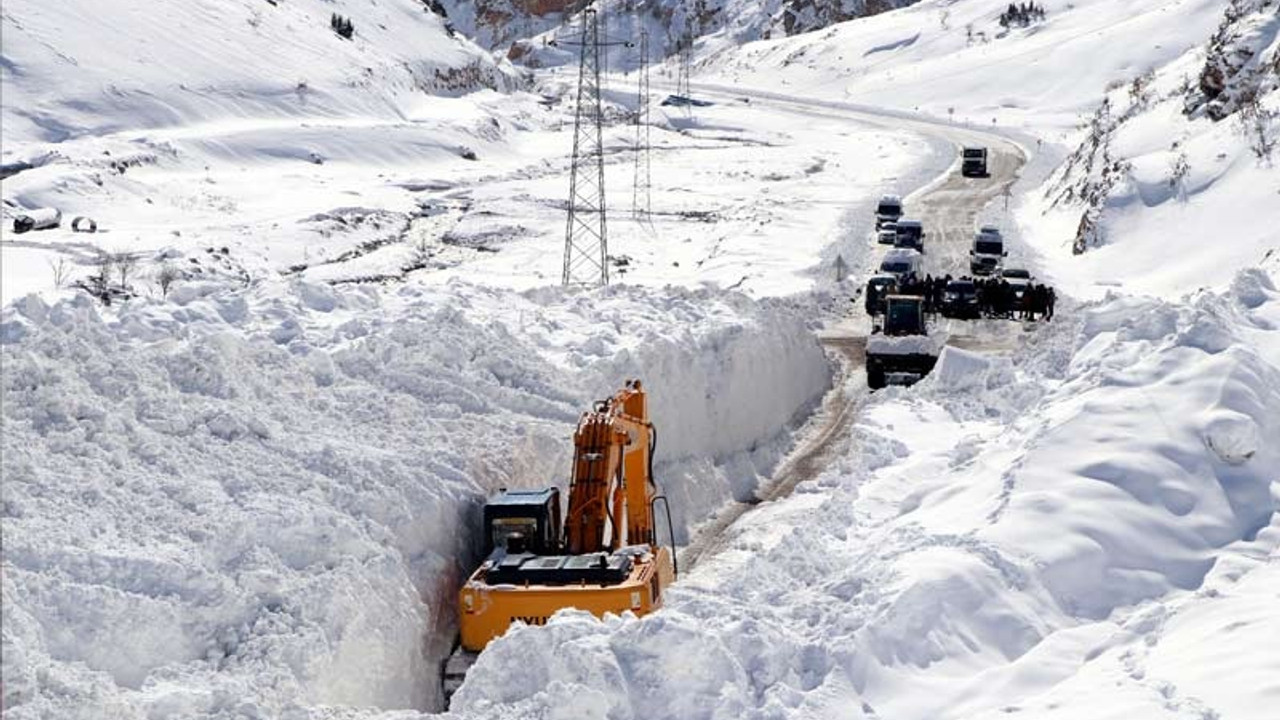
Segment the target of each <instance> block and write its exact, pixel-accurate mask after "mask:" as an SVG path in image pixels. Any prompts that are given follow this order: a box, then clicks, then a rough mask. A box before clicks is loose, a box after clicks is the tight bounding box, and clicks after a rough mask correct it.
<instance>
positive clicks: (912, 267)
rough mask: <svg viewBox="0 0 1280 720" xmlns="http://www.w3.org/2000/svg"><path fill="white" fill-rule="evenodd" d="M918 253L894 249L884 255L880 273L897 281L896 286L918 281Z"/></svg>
mask: <svg viewBox="0 0 1280 720" xmlns="http://www.w3.org/2000/svg"><path fill="white" fill-rule="evenodd" d="M920 259H921V258H920V253H918V252H916V251H915V250H907V249H905V248H894V249H892V250H890V251H889V252H887V253H885V254H884V260H881V261H880V272H882V273H884V274H886V275H892V276H894V277H895V278H897V279H898V285H899V286H901V285H902V284H903V283H908V282H915V281H917V280H919V279H920Z"/></svg>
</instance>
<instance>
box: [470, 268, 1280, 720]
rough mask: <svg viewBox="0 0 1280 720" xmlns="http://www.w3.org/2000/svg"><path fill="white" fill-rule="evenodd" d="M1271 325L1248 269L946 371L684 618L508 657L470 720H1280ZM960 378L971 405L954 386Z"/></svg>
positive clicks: (560, 626) (715, 570) (783, 514)
mask: <svg viewBox="0 0 1280 720" xmlns="http://www.w3.org/2000/svg"><path fill="white" fill-rule="evenodd" d="M1277 320H1280V292H1277V291H1276V289H1275V287H1274V285H1273V284H1272V283H1271V281H1270V279H1269V278H1268V277H1267V276H1266V275H1265V274H1263V273H1262V272H1260V271H1251V272H1246V273H1245V274H1242V275H1241V276H1239V277H1238V278H1237V280H1236V282H1235V285H1234V287H1233V289H1232V290H1231V291H1229V292H1227V293H1225V294H1221V295H1220V294H1214V293H1202V294H1199V295H1197V296H1195V297H1193V298H1189V299H1188V300H1187V302H1185V303H1179V304H1171V303H1167V302H1164V301H1160V300H1138V299H1130V298H1121V297H1116V298H1113V299H1109V300H1106V301H1102V302H1099V303H1095V304H1091V305H1088V306H1085V307H1082V308H1080V309H1079V310H1078V311H1076V312H1074V313H1072V315H1071V316H1069V317H1064V318H1060V319H1059V320H1055V322H1054V323H1053V324H1051V325H1049V326H1046V327H1045V328H1043V329H1041V330H1039V331H1037V332H1035V333H1034V334H1032V335H1030V336H1028V338H1027V340H1026V346H1025V347H1024V348H1023V349H1022V352H1019V353H1017V354H1016V355H1015V357H1021V358H1025V359H1021V360H1009V359H995V360H981V359H975V358H974V357H972V356H970V357H968V358H960V357H952V358H948V357H944V358H943V360H942V362H941V364H942V365H943V370H944V372H942V373H939V374H938V375H937V376H936V378H931V379H930V380H927V381H926V382H925V383H924V384H923V385H920V386H917V388H915V389H913V390H910V391H902V390H889V391H886V392H883V393H879V394H877V395H876V396H875V398H874V399H873V400H872V401H871V405H870V408H869V410H868V411H867V412H866V413H864V415H863V416H862V418H861V420H860V421H859V424H858V426H857V428H856V434H857V440H856V447H855V448H854V450H853V451H852V452H851V453H850V455H849V456H848V458H847V460H846V461H845V463H844V464H843V466H842V467H837V468H832V469H831V471H830V472H829V473H827V474H826V475H824V476H823V477H822V478H820V479H819V480H818V481H817V482H816V483H811V484H810V485H808V486H802V488H801V494H799V495H797V496H795V497H792V498H790V499H788V500H785V501H782V502H779V503H776V504H774V505H771V506H766V507H765V508H763V509H761V510H760V511H758V512H756V513H755V514H752V515H749V516H748V517H747V519H746V520H745V521H744V522H742V523H740V524H739V525H738V526H736V529H735V532H736V537H735V538H734V541H733V549H732V550H730V551H729V552H727V553H725V554H724V555H722V556H720V557H719V558H717V559H716V560H714V561H712V562H710V563H709V564H705V565H702V566H700V567H699V568H698V569H697V570H696V571H695V572H694V573H693V575H692V576H691V577H689V578H687V579H686V581H685V582H684V583H682V584H681V585H679V586H677V588H675V589H673V590H672V591H671V592H670V594H669V595H668V605H667V608H666V609H665V610H664V611H663V612H661V613H658V614H656V615H654V616H650V617H646V618H643V619H641V620H638V621H637V620H634V619H628V620H623V619H614V620H611V621H608V622H605V623H599V622H597V621H596V620H594V619H592V618H590V617H589V616H584V615H583V614H581V613H574V612H563V613H561V614H560V615H558V616H557V617H556V618H553V620H552V621H551V622H550V623H549V624H548V626H547V627H545V628H532V629H522V630H519V631H517V632H513V633H511V634H510V635H509V636H507V637H506V638H504V639H502V640H500V641H498V642H496V643H495V644H493V645H491V646H490V648H489V649H488V650H487V651H486V652H485V653H484V655H482V656H481V659H480V662H479V663H478V664H477V665H476V667H475V668H474V669H473V670H472V673H471V675H470V676H469V677H468V681H467V684H466V685H465V686H464V687H463V689H462V690H461V691H460V692H459V694H458V695H457V696H456V698H455V708H457V709H458V710H459V715H460V716H465V717H492V718H520V717H543V716H554V714H555V712H556V711H557V709H561V710H564V709H568V708H572V712H573V716H575V717H600V718H603V717H609V718H644V717H682V718H694V717H706V718H712V717H714V718H737V717H785V718H792V717H794V718H815V717H831V718H836V717H843V718H848V717H867V718H872V717H879V718H908V719H909V718H974V717H992V718H994V717H1006V716H1007V714H1008V713H1013V712H1017V713H1019V714H1020V715H1022V716H1027V717H1037V718H1040V717H1051V718H1058V717H1062V718H1080V717H1089V718H1135V717H1140V718H1154V717H1164V716H1166V715H1169V716H1175V717H1181V716H1197V717H1206V718H1208V717H1222V718H1242V719H1246V718H1257V719H1258V720H1261V719H1262V718H1266V717H1270V715H1271V712H1270V709H1271V708H1273V707H1274V702H1275V701H1276V700H1277V698H1280V680H1277V678H1280V657H1277V653H1276V652H1275V651H1274V646H1269V649H1263V648H1260V647H1259V643H1262V644H1264V645H1266V644H1267V641H1265V640H1264V638H1268V637H1276V636H1277V633H1278V632H1280V615H1277V613H1275V612H1274V610H1275V601H1276V597H1277V593H1280V563H1278V562H1277V560H1278V559H1280V516H1278V515H1277V514H1276V513H1275V511H1276V509H1277V507H1280V483H1278V482H1277V477H1280V445H1277V444H1276V443H1275V442H1274V441H1272V440H1268V438H1276V437H1280V353H1277V352H1276V350H1277V349H1278V348H1280V330H1277V328H1278V327H1280V324H1278V323H1277ZM1256 348H1268V349H1269V350H1268V351H1266V352H1262V351H1259V350H1258V349H1256ZM951 352H952V351H950V350H948V353H951ZM966 361H967V371H966V373H965V377H966V384H964V385H962V386H957V385H956V384H954V383H951V382H946V381H943V378H946V377H947V376H948V374H947V373H946V372H945V367H946V366H947V365H948V364H949V363H966ZM975 377H976V378H977V379H978V382H976V383H968V382H967V381H968V379H972V378H975Z"/></svg>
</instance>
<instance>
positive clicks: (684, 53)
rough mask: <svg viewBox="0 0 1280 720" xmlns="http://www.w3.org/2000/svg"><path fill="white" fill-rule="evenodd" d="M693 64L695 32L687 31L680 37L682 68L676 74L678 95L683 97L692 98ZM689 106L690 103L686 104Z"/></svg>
mask: <svg viewBox="0 0 1280 720" xmlns="http://www.w3.org/2000/svg"><path fill="white" fill-rule="evenodd" d="M692 64H693V34H692V33H689V32H686V33H685V34H684V37H682V38H680V68H679V70H678V73H679V74H678V75H677V76H676V95H679V96H680V97H682V98H692V97H693V91H692V90H690V89H689V66H690V65H692ZM685 107H686V108H688V105H686V106H685Z"/></svg>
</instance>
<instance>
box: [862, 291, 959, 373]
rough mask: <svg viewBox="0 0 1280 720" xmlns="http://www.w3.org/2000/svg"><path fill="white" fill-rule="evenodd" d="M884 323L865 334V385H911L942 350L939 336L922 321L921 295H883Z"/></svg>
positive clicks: (932, 364)
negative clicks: (885, 296)
mask: <svg viewBox="0 0 1280 720" xmlns="http://www.w3.org/2000/svg"><path fill="white" fill-rule="evenodd" d="M884 307H885V310H884V325H883V326H881V327H877V328H875V329H873V331H872V333H871V336H870V337H868V338H867V387H869V388H871V389H872V390H879V389H880V388H883V387H885V386H886V385H914V384H915V383H916V382H918V381H919V380H920V379H921V378H923V377H924V376H925V375H928V374H929V372H930V371H932V370H933V366H934V364H936V363H937V362H938V355H939V354H940V353H941V351H942V342H941V341H940V339H939V338H937V337H934V336H932V335H930V333H929V330H928V327H927V326H926V324H925V315H924V298H921V297H918V296H916V295H890V296H888V297H887V298H885V305H884Z"/></svg>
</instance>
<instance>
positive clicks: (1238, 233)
mask: <svg viewBox="0 0 1280 720" xmlns="http://www.w3.org/2000/svg"><path fill="white" fill-rule="evenodd" d="M1042 5H1043V7H1044V8H1045V9H1046V15H1045V19H1044V20H1043V21H1039V22H1035V23H1032V24H1031V25H1029V26H1028V27H1026V28H1021V27H1014V28H1011V29H1008V30H1006V29H1003V28H1001V26H1000V25H999V24H998V16H999V14H1000V13H1001V12H1002V11H1003V10H1004V9H1005V8H1006V7H1007V3H1001V2H996V1H995V0H989V1H987V2H966V3H947V2H922V3H920V4H918V5H915V6H913V7H910V8H907V9H904V10H900V11H897V12H892V13H887V14H884V15H879V16H876V17H873V18H867V19H865V20H860V21H858V22H853V23H846V24H844V25H840V26H838V27H836V28H833V29H831V30H829V31H827V32H825V33H819V34H814V35H808V36H802V37H797V38H789V39H786V40H782V41H776V42H766V43H755V44H751V45H747V46H744V47H742V48H740V49H732V50H726V51H724V52H722V53H717V54H713V55H711V56H708V57H706V58H704V59H703V60H701V61H700V63H699V67H700V68H701V73H700V77H701V78H705V80H706V82H708V83H712V84H715V85H717V86H720V87H725V86H733V85H744V86H749V87H761V88H768V89H770V90H774V91H777V92H782V93H786V94H788V95H794V96H801V97H808V98H820V99H825V100H832V101H840V102H848V103H852V104H856V105H866V106H874V107H885V106H887V107H891V108H897V109H900V110H902V111H906V112H915V111H918V112H921V113H924V114H927V115H930V116H933V117H935V118H940V119H945V120H954V121H957V122H964V123H969V124H973V125H975V126H988V127H991V128H993V129H995V130H998V131H1009V132H1012V133H1014V134H1016V135H1018V136H1019V137H1021V138H1023V140H1024V142H1027V143H1029V144H1031V143H1034V145H1035V148H1034V149H1036V150H1038V151H1039V153H1038V154H1039V155H1040V156H1041V158H1042V161H1041V162H1040V163H1038V165H1037V167H1035V168H1033V172H1034V176H1033V177H1029V178H1028V182H1031V181H1035V182H1037V183H1038V182H1039V181H1040V180H1041V179H1043V180H1044V185H1043V186H1042V187H1039V188H1038V189H1036V190H1035V191H1034V192H1028V193H1027V194H1026V197H1025V202H1018V203H1013V204H1012V207H1011V208H1010V210H1011V211H1010V212H1007V213H1005V212H996V213H992V216H993V217H992V219H993V220H996V221H998V222H1000V223H1002V224H1006V225H1010V226H1016V228H1017V229H1018V230H1019V231H1020V232H1021V233H1024V234H1025V235H1026V238H1027V240H1028V241H1029V244H1030V246H1031V247H1032V248H1033V249H1034V250H1035V251H1036V252H1037V253H1039V254H1040V255H1042V256H1043V257H1044V258H1045V260H1046V262H1045V269H1046V271H1047V272H1048V273H1049V274H1050V277H1052V278H1053V279H1055V280H1056V281H1058V282H1060V283H1062V284H1063V285H1064V286H1065V287H1067V288H1069V290H1070V291H1071V292H1072V293H1073V294H1076V295H1080V296H1086V297H1096V296H1099V295H1100V294H1101V293H1102V292H1105V290H1106V288H1109V287H1117V286H1119V285H1124V286H1126V287H1129V288H1131V289H1132V290H1134V291H1137V292H1144V293H1157V294H1161V295H1164V296H1166V297H1174V298H1176V297H1178V296H1180V295H1181V294H1183V293H1185V292H1188V291H1192V290H1195V289H1197V288H1200V287H1209V286H1212V287H1217V288H1220V289H1221V288H1224V287H1225V286H1226V284H1227V283H1229V282H1230V281H1231V279H1232V278H1233V277H1234V275H1235V273H1236V272H1237V271H1239V270H1241V269H1243V268H1248V267H1253V266H1256V265H1257V264H1258V263H1259V262H1260V261H1261V260H1262V258H1263V257H1264V256H1265V255H1266V254H1267V253H1268V252H1271V251H1275V250H1276V249H1277V248H1280V235H1277V232H1276V230H1275V228H1277V227H1280V202H1277V201H1276V199H1277V197H1280V180H1278V179H1277V178H1278V177H1280V175H1277V173H1275V172H1274V168H1273V167H1272V165H1273V163H1274V156H1273V157H1272V159H1270V160H1268V159H1267V158H1265V157H1259V156H1258V154H1257V153H1256V152H1255V150H1254V147H1257V146H1258V144H1259V142H1258V138H1260V137H1261V138H1267V137H1269V138H1272V140H1271V142H1272V143H1274V137H1275V135H1276V133H1277V132H1278V131H1277V129H1276V128H1277V127H1280V119H1278V116H1277V113H1280V95H1278V94H1277V93H1276V89H1275V88H1276V86H1277V83H1280V69H1278V68H1277V66H1276V63H1277V61H1278V58H1280V54H1278V53H1277V29H1278V28H1280V15H1278V12H1280V11H1278V8H1277V5H1276V3H1275V2H1273V1H1272V0H1234V1H1233V2H1231V3H1227V4H1225V5H1224V3H1222V2H1218V1H1216V0H1214V1H1210V0H1183V1H1182V2H1179V3H1177V4H1176V5H1175V6H1170V5H1169V4H1167V3H1163V2H1154V1H1153V2H1130V3H1112V2H1105V1H1103V0H1097V1H1093V2H1070V3H1068V2H1045V3H1042ZM695 79H696V78H695ZM1247 88H1256V92H1254V91H1252V90H1250V91H1249V92H1248V93H1245V92H1244V91H1245V90H1246V89H1247ZM1242 93H1243V94H1249V95H1251V96H1256V98H1257V103H1256V107H1257V108H1258V109H1259V112H1255V113H1252V114H1250V113H1249V112H1245V113H1241V112H1239V108H1238V107H1237V106H1238V100H1233V99H1230V98H1235V97H1236V96H1239V95H1241V94H1242ZM1220 94H1221V95H1223V97H1222V98H1219V97H1217V96H1218V95H1220ZM1104 100H1105V103H1104ZM1228 115H1229V117H1228ZM1215 116H1217V117H1219V118H1220V119H1219V120H1216V121H1215V120H1214V119H1213V118H1214V117H1215ZM1250 118H1257V119H1256V120H1254V119H1250ZM1249 123H1252V131H1250V129H1249V128H1248V127H1246V125H1247V124H1249ZM1251 133H1252V137H1253V138H1254V139H1252V140H1251V139H1250V137H1251ZM1063 148H1065V149H1066V151H1067V152H1066V153H1065V154H1061V153H1063ZM1059 158H1061V159H1062V161H1063V164H1062V165H1060V166H1059V165H1056V164H1053V162H1055V161H1056V160H1058V159H1059ZM1045 161H1050V162H1049V163H1046V162H1045ZM1051 170H1052V171H1054V172H1053V173H1052V177H1049V175H1050V171H1051ZM1025 189H1027V190H1030V189H1031V188H1030V187H1026V188H1025ZM1082 215H1088V216H1089V217H1090V223H1091V227H1092V225H1097V228H1096V231H1094V230H1090V231H1089V233H1088V234H1089V237H1088V238H1087V242H1086V244H1087V245H1089V246H1091V247H1093V246H1099V245H1101V246H1103V247H1101V248H1097V249H1094V250H1089V251H1088V252H1085V253H1084V254H1083V255H1080V256H1077V257H1073V256H1072V254H1071V253H1072V248H1073V245H1074V244H1075V240H1076V238H1077V235H1078V233H1079V231H1080V230H1081V218H1082ZM1228 218H1229V219H1228ZM1099 223H1100V224H1099ZM1228 228H1229V229H1228ZM1224 233H1229V234H1230V235H1231V237H1230V242H1227V243H1219V242H1215V240H1216V239H1219V238H1221V237H1222V235H1223V234H1224ZM1049 258H1052V262H1049V261H1048V259H1049Z"/></svg>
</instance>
